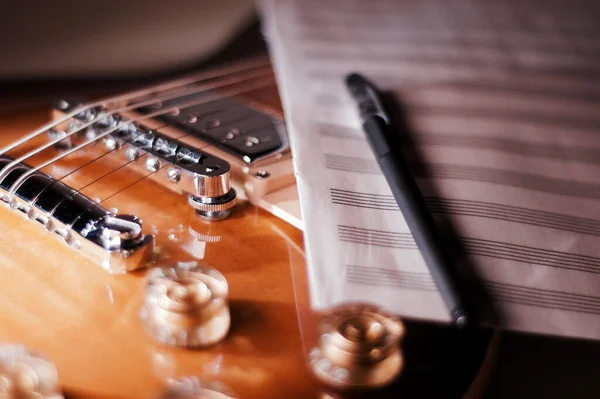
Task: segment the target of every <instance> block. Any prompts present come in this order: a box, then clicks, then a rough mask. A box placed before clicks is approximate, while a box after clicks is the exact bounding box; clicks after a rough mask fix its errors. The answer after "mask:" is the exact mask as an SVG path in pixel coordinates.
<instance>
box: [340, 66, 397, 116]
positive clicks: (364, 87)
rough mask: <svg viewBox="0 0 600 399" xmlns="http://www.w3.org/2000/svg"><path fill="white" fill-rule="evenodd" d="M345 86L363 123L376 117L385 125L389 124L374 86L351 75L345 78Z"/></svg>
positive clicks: (358, 76) (355, 75)
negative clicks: (355, 103) (356, 106)
mask: <svg viewBox="0 0 600 399" xmlns="http://www.w3.org/2000/svg"><path fill="white" fill-rule="evenodd" d="M346 86H347V87H348V90H349V91H350V95H351V96H352V97H353V98H354V100H355V101H356V102H357V103H358V110H359V113H360V116H361V118H362V119H363V121H365V120H367V119H369V118H371V117H373V116H378V117H380V118H381V119H383V120H384V121H385V123H386V124H387V125H389V124H390V118H389V117H388V115H387V113H386V112H385V108H384V107H383V101H382V99H381V94H380V93H379V90H378V89H377V88H376V87H375V85H374V84H372V83H371V82H370V81H369V80H367V79H366V78H365V77H364V76H362V75H360V74H358V73H352V74H350V75H348V76H347V77H346Z"/></svg>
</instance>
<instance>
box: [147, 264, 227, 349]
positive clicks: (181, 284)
mask: <svg viewBox="0 0 600 399" xmlns="http://www.w3.org/2000/svg"><path fill="white" fill-rule="evenodd" d="M227 294H228V287H227V281H226V280H225V277H223V275H222V274H221V273H219V272H218V271H217V270H216V269H213V268H211V267H206V266H199V265H198V264H197V263H196V262H188V263H184V262H180V263H178V264H177V265H175V266H168V267H157V268H153V269H151V270H150V271H149V272H148V276H147V284H146V293H145V299H144V305H143V307H142V310H141V312H140V316H141V318H142V321H143V323H144V326H145V328H146V331H147V332H148V334H150V336H152V337H154V338H155V339H157V340H158V341H160V342H162V343H164V344H167V345H174V346H184V347H190V348H195V347H203V346H209V345H213V344H215V343H217V342H219V341H221V340H222V339H223V338H224V337H225V335H227V332H228V331H229V325H230V316H229V306H228V304H227Z"/></svg>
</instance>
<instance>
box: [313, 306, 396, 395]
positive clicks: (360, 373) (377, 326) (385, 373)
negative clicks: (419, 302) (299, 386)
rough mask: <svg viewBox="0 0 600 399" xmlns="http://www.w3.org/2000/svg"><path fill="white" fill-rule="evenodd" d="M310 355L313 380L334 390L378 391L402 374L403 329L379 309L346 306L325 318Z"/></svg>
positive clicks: (329, 313) (331, 312)
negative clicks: (315, 345)
mask: <svg viewBox="0 0 600 399" xmlns="http://www.w3.org/2000/svg"><path fill="white" fill-rule="evenodd" d="M319 332H320V338H319V344H318V346H317V347H315V348H313V349H312V350H311V351H310V354H309V358H310V368H311V370H312V372H313V374H314V375H315V377H316V378H317V379H318V380H319V381H321V382H322V383H324V384H325V385H327V386H329V387H332V388H334V389H341V390H347V389H371V388H381V387H383V386H385V385H387V384H389V383H390V382H392V381H393V380H394V379H395V378H396V377H397V376H398V375H399V374H400V371H401V370H402V366H403V358H402V354H401V353H400V348H399V343H400V340H401V338H402V337H403V335H404V325H403V324H402V323H401V322H400V320H398V319H397V318H395V317H393V316H391V315H389V314H387V313H385V312H384V311H383V310H381V309H380V308H378V307H375V306H371V305H366V304H345V305H341V306H338V307H336V308H334V309H332V310H331V311H330V312H328V313H327V314H325V315H324V316H323V318H322V319H321V322H320V324H319Z"/></svg>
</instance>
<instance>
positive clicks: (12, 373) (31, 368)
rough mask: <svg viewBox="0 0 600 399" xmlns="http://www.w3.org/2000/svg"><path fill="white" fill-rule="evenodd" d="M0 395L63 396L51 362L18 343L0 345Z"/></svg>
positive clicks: (12, 397)
mask: <svg viewBox="0 0 600 399" xmlns="http://www.w3.org/2000/svg"><path fill="white" fill-rule="evenodd" d="M0 398H9V399H28V398H39V399H64V397H63V395H62V394H61V393H60V388H59V384H58V373H57V371H56V368H55V367H54V365H53V364H52V363H51V362H49V361H48V360H46V359H45V358H44V357H42V356H41V355H40V354H37V353H33V352H30V351H28V350H27V349H26V348H25V347H24V346H22V345H2V346H0Z"/></svg>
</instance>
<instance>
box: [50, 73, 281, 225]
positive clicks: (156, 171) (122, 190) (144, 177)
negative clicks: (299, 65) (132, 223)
mask: <svg viewBox="0 0 600 399" xmlns="http://www.w3.org/2000/svg"><path fill="white" fill-rule="evenodd" d="M274 84H275V82H274V81H271V84H270V85H274ZM251 90H253V89H251ZM251 90H247V91H245V92H249V91H251ZM245 92H240V93H238V94H243V93H245ZM222 98H227V97H226V96H224V97H222ZM214 101H216V100H214ZM183 109H185V108H183ZM238 121H239V120H238ZM236 122H237V121H232V122H231V123H228V124H225V125H222V126H228V125H230V124H232V123H236ZM190 134H192V133H191V132H190V133H186V134H183V135H180V136H177V137H175V138H173V140H180V139H182V138H185V137H187V136H189V135H190ZM208 147H210V146H208ZM204 148H206V147H204ZM144 155H145V154H144ZM135 161H136V159H133V160H131V161H129V162H126V163H125V164H123V165H121V166H119V167H118V168H117V169H115V170H112V171H110V172H109V173H107V174H105V175H103V176H101V177H100V178H98V179H96V180H94V181H93V182H91V183H89V184H87V185H86V186H84V187H81V188H80V189H79V193H80V194H81V190H84V189H85V188H86V187H88V186H90V185H92V184H94V183H96V182H98V181H100V180H102V179H103V178H105V177H106V176H108V175H110V174H112V173H114V172H116V171H117V170H120V169H122V168H124V167H125V166H127V165H129V164H131V163H133V162H135ZM172 164H173V163H172V162H168V163H166V164H164V165H163V166H161V167H160V168H159V169H157V170H155V171H152V172H150V173H147V174H145V175H143V176H142V177H140V178H139V179H136V180H135V181H133V182H131V183H130V184H128V185H127V186H125V187H123V188H121V189H119V190H117V191H116V192H114V193H112V194H110V195H109V196H108V197H105V198H104V199H102V200H101V201H100V202H99V203H103V202H105V201H108V200H109V199H110V198H113V197H114V196H116V195H118V194H120V193H122V192H124V191H125V190H127V189H129V188H130V187H132V186H134V185H135V184H137V183H139V182H141V181H142V180H145V179H146V178H148V177H150V176H151V175H153V174H154V173H158V172H160V171H161V170H163V169H164V168H166V167H168V166H170V165H172ZM60 202H62V201H60ZM87 210H89V207H88V208H86V210H85V211H83V212H81V213H80V214H79V215H77V218H76V219H75V220H74V221H73V223H75V222H76V221H77V220H78V219H79V218H80V217H81V215H83V214H84V213H85V212H86V211H87ZM73 223H72V224H73ZM72 224H71V225H72Z"/></svg>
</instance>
